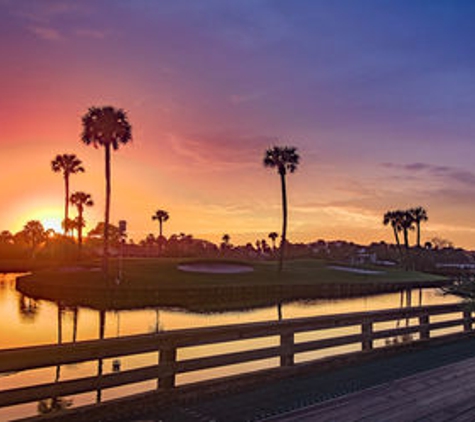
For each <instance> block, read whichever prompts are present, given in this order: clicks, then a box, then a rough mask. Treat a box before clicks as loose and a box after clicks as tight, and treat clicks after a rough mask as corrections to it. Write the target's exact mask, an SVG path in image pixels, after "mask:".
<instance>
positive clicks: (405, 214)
mask: <svg viewBox="0 0 475 422" xmlns="http://www.w3.org/2000/svg"><path fill="white" fill-rule="evenodd" d="M397 212H399V213H400V224H401V228H402V232H403V234H404V246H405V248H406V249H409V230H414V218H413V216H412V213H411V212H410V211H409V210H408V211H397Z"/></svg>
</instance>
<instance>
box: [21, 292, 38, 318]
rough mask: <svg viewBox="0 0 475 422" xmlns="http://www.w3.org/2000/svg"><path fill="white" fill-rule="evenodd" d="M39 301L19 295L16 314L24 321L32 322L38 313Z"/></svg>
mask: <svg viewBox="0 0 475 422" xmlns="http://www.w3.org/2000/svg"><path fill="white" fill-rule="evenodd" d="M39 305H40V304H39V301H37V300H35V299H33V298H31V297H27V296H25V295H23V294H20V296H19V297H18V312H19V313H20V316H21V317H22V319H23V320H24V321H28V322H34V321H35V319H36V316H37V315H38V311H39Z"/></svg>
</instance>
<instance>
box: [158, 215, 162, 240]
mask: <svg viewBox="0 0 475 422" xmlns="http://www.w3.org/2000/svg"><path fill="white" fill-rule="evenodd" d="M162 224H163V221H162V220H160V219H159V220H158V226H159V228H160V237H162V230H163V227H162Z"/></svg>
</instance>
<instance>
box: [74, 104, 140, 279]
mask: <svg viewBox="0 0 475 422" xmlns="http://www.w3.org/2000/svg"><path fill="white" fill-rule="evenodd" d="M82 125H83V132H82V135H81V139H82V141H83V142H84V143H85V144H86V145H91V144H92V145H93V146H94V147H97V146H98V145H100V146H103V147H104V149H105V167H106V168H105V176H106V204H105V212H104V214H105V218H104V221H105V224H104V252H103V261H102V267H103V271H104V274H105V275H106V276H107V275H108V272H109V234H108V230H107V229H106V228H107V227H109V219H110V196H111V148H113V149H114V150H117V149H118V148H119V146H120V144H127V143H128V142H129V141H131V140H132V126H131V125H130V123H129V122H128V120H127V115H126V113H125V112H124V111H123V110H122V109H116V108H114V107H111V106H105V107H90V108H89V110H88V112H87V113H86V114H85V115H84V116H83V118H82Z"/></svg>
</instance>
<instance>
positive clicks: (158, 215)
mask: <svg viewBox="0 0 475 422" xmlns="http://www.w3.org/2000/svg"><path fill="white" fill-rule="evenodd" d="M169 218H170V216H169V214H168V212H166V211H164V210H157V211H156V212H155V214H154V215H152V220H157V221H158V226H159V230H160V238H162V237H163V223H164V222H165V221H168V219H169Z"/></svg>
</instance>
